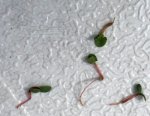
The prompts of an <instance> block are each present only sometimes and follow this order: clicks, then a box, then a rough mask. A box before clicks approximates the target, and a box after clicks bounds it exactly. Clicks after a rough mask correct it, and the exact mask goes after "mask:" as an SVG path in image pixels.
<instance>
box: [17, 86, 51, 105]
mask: <svg viewBox="0 0 150 116" xmlns="http://www.w3.org/2000/svg"><path fill="white" fill-rule="evenodd" d="M51 89H52V88H51V86H38V87H31V88H30V89H29V90H28V98H27V99H26V100H24V101H22V102H21V103H19V104H18V105H17V106H16V108H19V107H20V106H21V105H23V104H25V103H26V102H28V101H29V100H30V99H31V97H32V95H31V93H39V92H41V93H46V92H49V91H50V90H51Z"/></svg>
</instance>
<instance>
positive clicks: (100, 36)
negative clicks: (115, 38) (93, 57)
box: [94, 33, 107, 47]
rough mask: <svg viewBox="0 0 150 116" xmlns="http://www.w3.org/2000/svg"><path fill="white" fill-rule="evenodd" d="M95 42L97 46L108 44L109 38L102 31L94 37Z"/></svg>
mask: <svg viewBox="0 0 150 116" xmlns="http://www.w3.org/2000/svg"><path fill="white" fill-rule="evenodd" d="M94 42H95V45H96V46H97V47H102V46H104V45H105V44H106V42H107V38H106V37H105V36H104V35H103V34H102V33H101V34H98V35H97V36H96V37H95V38H94Z"/></svg>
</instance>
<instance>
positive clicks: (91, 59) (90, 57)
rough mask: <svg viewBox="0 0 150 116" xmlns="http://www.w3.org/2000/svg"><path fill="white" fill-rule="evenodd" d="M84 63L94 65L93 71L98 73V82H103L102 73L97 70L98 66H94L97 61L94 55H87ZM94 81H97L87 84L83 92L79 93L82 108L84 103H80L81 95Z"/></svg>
mask: <svg viewBox="0 0 150 116" xmlns="http://www.w3.org/2000/svg"><path fill="white" fill-rule="evenodd" d="M86 61H87V63H89V64H93V65H94V67H95V69H96V70H97V72H98V74H99V80H103V79H104V77H103V75H102V72H101V70H100V69H99V67H98V65H97V64H96V61H97V57H96V55H94V54H89V55H88V56H87V57H86ZM96 80H97V79H94V80H93V81H92V82H91V83H89V84H88V85H87V86H86V87H85V88H84V89H83V91H82V92H81V94H80V99H79V101H80V103H81V105H82V106H83V105H84V103H83V101H82V95H83V93H84V92H85V90H86V89H87V88H88V87H89V86H90V85H91V84H92V83H94V82H95V81H96Z"/></svg>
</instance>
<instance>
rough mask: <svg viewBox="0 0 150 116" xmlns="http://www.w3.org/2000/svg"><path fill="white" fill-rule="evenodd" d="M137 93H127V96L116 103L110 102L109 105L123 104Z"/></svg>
mask: <svg viewBox="0 0 150 116" xmlns="http://www.w3.org/2000/svg"><path fill="white" fill-rule="evenodd" d="M138 95H139V94H138V93H136V94H133V95H129V96H127V97H126V98H123V99H122V100H121V101H120V102H117V103H111V104H109V105H118V104H123V103H126V102H127V101H129V100H131V99H133V98H135V97H137V96H138Z"/></svg>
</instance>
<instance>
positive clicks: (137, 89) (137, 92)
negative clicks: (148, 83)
mask: <svg viewBox="0 0 150 116" xmlns="http://www.w3.org/2000/svg"><path fill="white" fill-rule="evenodd" d="M137 96H142V97H143V98H144V100H145V101H146V97H145V95H144V94H143V92H142V86H141V85H140V84H136V85H135V86H134V93H133V94H132V95H129V96H127V97H125V98H123V99H122V100H121V101H119V102H117V103H111V104H109V105H119V104H123V103H126V102H127V101H129V100H131V99H133V98H135V97H137Z"/></svg>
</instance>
